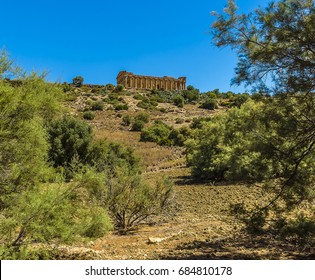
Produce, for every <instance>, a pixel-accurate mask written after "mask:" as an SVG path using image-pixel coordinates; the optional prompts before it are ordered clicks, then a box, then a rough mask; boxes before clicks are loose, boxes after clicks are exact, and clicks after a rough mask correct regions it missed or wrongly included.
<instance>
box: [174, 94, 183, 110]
mask: <svg viewBox="0 0 315 280" xmlns="http://www.w3.org/2000/svg"><path fill="white" fill-rule="evenodd" d="M173 102H174V104H175V105H176V106H177V107H179V108H183V107H184V103H185V99H184V97H183V96H181V95H176V96H175V97H174V99H173Z"/></svg>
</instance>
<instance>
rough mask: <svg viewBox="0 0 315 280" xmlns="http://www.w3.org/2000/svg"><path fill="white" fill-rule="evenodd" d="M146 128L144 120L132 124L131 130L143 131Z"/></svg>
mask: <svg viewBox="0 0 315 280" xmlns="http://www.w3.org/2000/svg"><path fill="white" fill-rule="evenodd" d="M144 126H145V122H144V121H142V120H135V121H134V122H133V124H132V127H131V130H133V131H142V129H143V128H144Z"/></svg>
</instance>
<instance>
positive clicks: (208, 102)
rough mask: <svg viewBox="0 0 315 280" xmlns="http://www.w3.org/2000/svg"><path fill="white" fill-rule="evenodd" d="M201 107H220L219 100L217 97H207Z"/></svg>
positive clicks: (211, 108)
mask: <svg viewBox="0 0 315 280" xmlns="http://www.w3.org/2000/svg"><path fill="white" fill-rule="evenodd" d="M200 107H201V108H203V109H208V110H214V109H218V102H217V100H216V99H207V100H206V101H205V102H204V103H202V104H201V106H200Z"/></svg>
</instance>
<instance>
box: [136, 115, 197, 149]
mask: <svg viewBox="0 0 315 280" xmlns="http://www.w3.org/2000/svg"><path fill="white" fill-rule="evenodd" d="M189 137H191V132H190V130H189V129H188V128H185V127H183V128H181V129H180V130H176V129H174V128H172V127H170V126H168V125H167V124H165V123H164V122H162V121H155V123H154V124H153V125H152V126H150V127H148V128H145V129H143V130H142V132H141V136H140V141H148V142H154V143H157V144H159V145H166V146H172V145H176V146H183V145H184V142H185V141H186V140H187V138H189Z"/></svg>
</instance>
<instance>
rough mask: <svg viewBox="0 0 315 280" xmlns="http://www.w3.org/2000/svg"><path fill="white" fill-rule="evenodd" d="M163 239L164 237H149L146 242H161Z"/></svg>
mask: <svg viewBox="0 0 315 280" xmlns="http://www.w3.org/2000/svg"><path fill="white" fill-rule="evenodd" d="M164 239H165V238H159V237H149V239H148V244H156V243H160V242H162V241H163V240H164Z"/></svg>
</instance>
